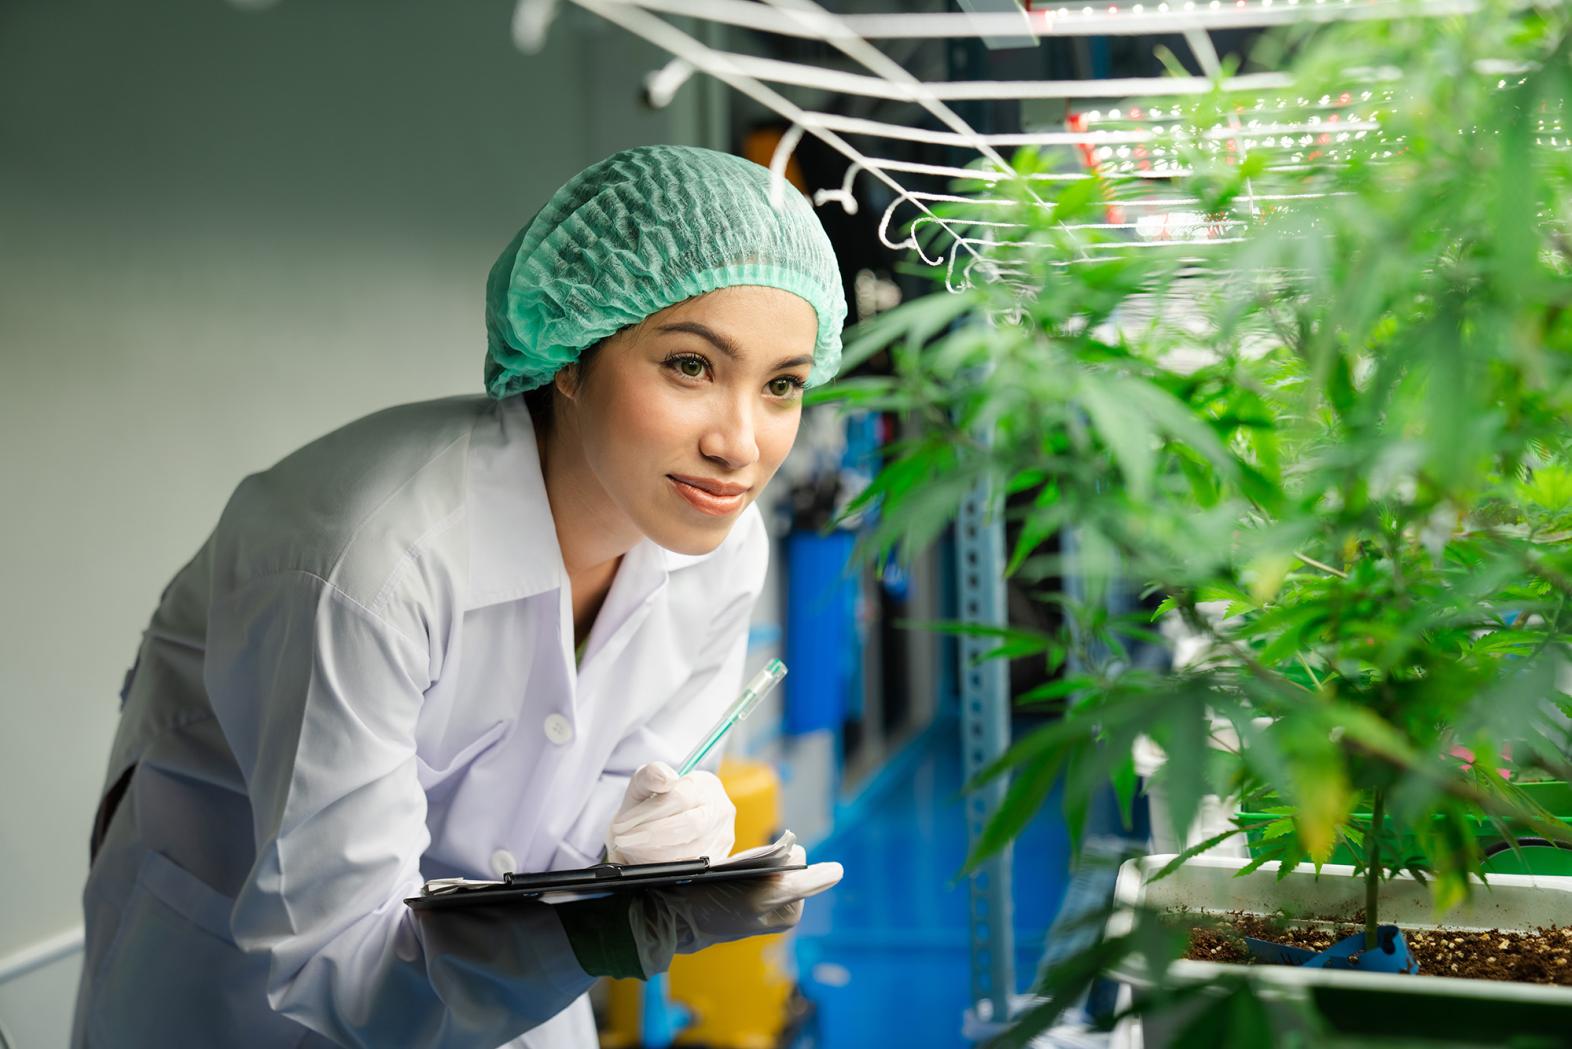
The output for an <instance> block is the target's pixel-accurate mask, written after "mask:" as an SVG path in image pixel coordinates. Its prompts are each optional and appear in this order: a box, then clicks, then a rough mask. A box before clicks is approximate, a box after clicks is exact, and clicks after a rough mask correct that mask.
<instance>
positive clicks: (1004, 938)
mask: <svg viewBox="0 0 1572 1049" xmlns="http://www.w3.org/2000/svg"><path fill="white" fill-rule="evenodd" d="M992 510H993V500H992V498H991V495H990V493H989V492H988V491H987V490H986V489H979V490H978V491H975V492H973V493H972V494H971V495H970V496H969V497H968V498H967V500H966V502H965V504H964V505H963V506H962V508H961V513H960V517H959V519H958V520H957V522H956V554H957V565H956V568H957V573H958V574H959V576H960V586H959V587H958V594H957V596H958V597H959V599H960V612H961V618H962V620H963V621H965V622H967V623H979V624H983V625H987V626H1003V625H1004V623H1005V601H1004V578H1003V576H1004V563H1005V562H1004V518H1003V515H1002V514H1000V513H995V512H992ZM993 644H994V642H992V641H991V640H989V639H987V638H972V637H962V638H961V645H960V649H961V666H960V673H961V753H962V764H963V767H964V768H965V771H966V778H967V779H968V780H970V779H971V778H972V777H973V776H974V775H976V774H977V773H978V772H979V771H981V770H982V768H983V767H984V766H985V765H987V764H988V763H989V762H990V761H992V760H993V759H994V758H996V757H998V756H999V755H1000V754H1003V753H1004V750H1005V748H1006V747H1008V746H1009V743H1010V696H1009V673H1008V671H1009V667H1008V665H1007V664H1006V663H1005V661H1004V660H1001V659H990V660H987V661H985V662H981V663H979V662H977V661H976V660H977V657H978V656H979V655H980V654H981V653H983V652H985V651H987V650H988V649H989V648H991V647H992V646H993ZM1006 786H1007V783H1006V781H1005V779H1004V778H1003V777H1001V778H999V779H996V780H994V781H993V782H992V783H990V784H988V785H987V786H986V787H984V788H982V789H980V790H977V791H974V792H971V793H968V794H967V795H966V837H967V841H968V843H969V844H970V845H973V846H975V845H976V844H977V841H978V839H979V838H980V837H981V835H982V831H983V827H984V826H985V825H986V824H987V822H988V817H989V816H990V815H991V814H992V813H993V812H994V810H995V809H997V808H998V807H999V803H1000V802H1001V801H1003V800H1004V793H1005V789H1006ZM1010 860H1011V849H1010V848H1008V847H1006V848H1005V849H1004V850H1003V851H1002V852H1000V853H998V854H997V855H996V856H994V857H993V858H992V859H990V860H989V861H988V862H987V863H986V864H984V865H983V866H982V868H981V869H980V870H979V871H978V872H977V873H976V874H973V875H972V877H971V883H970V886H969V892H970V903H971V915H970V917H971V922H970V924H971V962H972V1001H973V1003H975V1004H978V1005H980V1004H981V1003H982V1002H984V1001H986V1002H989V1003H991V1005H992V1019H993V1020H994V1021H995V1022H1003V1021H1005V1020H1007V1019H1008V1018H1009V1015H1010V1012H1009V1009H1010V1005H1009V1003H1010V995H1011V993H1013V992H1014V990H1015V972H1014V959H1015V937H1014V932H1013V923H1012V915H1011V904H1010Z"/></svg>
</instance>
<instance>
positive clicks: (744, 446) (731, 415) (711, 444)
mask: <svg viewBox="0 0 1572 1049" xmlns="http://www.w3.org/2000/svg"><path fill="white" fill-rule="evenodd" d="M699 453H700V454H701V455H703V456H704V457H705V458H706V459H709V460H710V461H711V462H714V463H717V464H719V465H723V466H725V467H726V468H727V469H729V470H741V469H744V468H745V467H749V466H752V465H753V464H754V463H756V462H758V461H759V441H758V437H757V435H756V433H755V432H754V422H753V408H752V406H751V405H749V404H746V403H743V401H742V400H741V399H739V400H737V401H733V402H731V403H729V404H728V405H727V407H726V410H725V411H723V412H722V413H720V415H719V417H718V418H716V419H715V421H714V423H713V424H712V425H711V426H710V427H709V429H708V430H707V431H706V432H705V434H704V436H703V437H701V438H700V439H699Z"/></svg>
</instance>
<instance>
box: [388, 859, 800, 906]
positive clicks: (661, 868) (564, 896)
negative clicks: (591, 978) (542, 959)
mask: <svg viewBox="0 0 1572 1049" xmlns="http://www.w3.org/2000/svg"><path fill="white" fill-rule="evenodd" d="M806 869H807V865H806V864H802V863H792V864H767V865H759V866H751V865H749V866H719V867H711V866H710V862H709V860H706V859H697V860H683V861H681V862H677V863H627V864H623V863H597V864H595V865H594V866H593V867H582V868H579V869H577V870H564V871H544V872H542V873H538V874H515V873H509V874H506V875H504V876H503V880H502V881H469V880H467V879H464V878H446V879H442V880H440V881H436V882H427V883H426V885H425V887H424V888H423V889H422V891H421V894H420V895H419V896H411V897H409V898H408V899H406V900H405V901H404V902H405V903H406V904H408V905H409V906H410V907H411V908H413V909H415V910H440V909H445V908H450V907H479V906H483V905H487V904H495V903H509V902H512V901H515V900H538V899H540V898H541V897H544V896H548V895H549V896H551V897H552V899H550V900H547V901H544V902H548V903H550V902H563V901H567V900H569V899H577V898H587V897H591V896H603V895H606V894H608V893H615V892H634V891H637V890H639V889H656V888H672V887H678V886H686V885H714V884H716V883H717V882H727V881H741V880H744V879H748V878H760V877H763V876H765V875H769V874H780V873H782V872H783V871H800V870H806Z"/></svg>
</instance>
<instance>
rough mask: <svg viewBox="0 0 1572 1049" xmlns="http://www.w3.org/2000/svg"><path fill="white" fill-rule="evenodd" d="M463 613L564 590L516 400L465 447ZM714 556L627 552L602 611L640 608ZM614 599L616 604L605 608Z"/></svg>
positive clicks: (642, 549) (531, 431) (651, 547)
mask: <svg viewBox="0 0 1572 1049" xmlns="http://www.w3.org/2000/svg"><path fill="white" fill-rule="evenodd" d="M469 494H470V566H469V602H468V606H469V607H470V608H484V607H486V606H487V605H494V604H499V603H501V602H503V601H516V600H520V599H522V598H526V597H532V596H534V595H535V594H541V593H545V592H546V591H548V590H554V589H558V588H561V587H562V586H563V585H564V584H565V583H566V582H567V570H566V569H565V568H564V567H563V564H562V549H561V547H559V546H558V545H557V528H556V523H555V522H554V521H553V519H552V516H551V503H550V501H549V500H548V499H547V498H546V482H545V478H544V477H543V476H542V475H541V472H540V453H539V451H538V450H537V446H536V444H535V427H534V424H533V423H532V422H531V421H530V416H529V409H528V408H526V407H525V406H524V398H523V397H521V396H515V397H509V398H507V399H506V400H502V401H498V402H496V403H495V405H494V410H493V412H492V413H491V414H490V415H489V416H488V417H486V418H484V419H482V420H481V421H480V422H479V423H477V424H476V427H475V432H474V435H473V437H472V438H471V441H470V453H469ZM713 556H715V553H714V551H711V552H709V553H705V554H679V553H675V552H673V551H671V550H667V549H665V548H664V547H661V546H657V545H656V544H655V543H653V542H652V541H650V540H649V539H644V540H641V541H640V542H639V544H638V545H637V546H635V547H634V548H633V549H632V550H629V551H628V553H627V555H626V556H625V557H624V558H623V563H622V566H621V567H620V568H618V570H617V579H616V581H615V583H614V593H612V594H608V595H607V597H608V603H609V604H611V605H613V606H614V607H616V606H622V607H624V608H625V607H628V606H630V605H639V604H642V603H644V602H645V601H646V600H648V599H649V598H650V597H652V596H653V595H654V594H655V593H656V592H658V591H659V590H660V589H661V588H662V587H664V586H665V585H666V578H667V576H668V574H669V573H670V572H673V571H676V570H678V569H681V568H687V567H689V566H691V565H696V564H700V563H702V562H704V561H707V560H708V559H709V558H711V557H713ZM613 598H615V599H616V600H614V601H613V600H612V599H613Z"/></svg>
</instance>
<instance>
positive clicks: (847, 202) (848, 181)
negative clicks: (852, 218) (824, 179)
mask: <svg viewBox="0 0 1572 1049" xmlns="http://www.w3.org/2000/svg"><path fill="white" fill-rule="evenodd" d="M862 170H863V166H862V161H860V160H854V161H852V165H851V167H849V168H847V169H846V177H845V178H843V179H841V188H840V189H816V190H814V191H813V203H814V205H815V206H816V207H823V206H824V205H825V204H826V203H828V202H829V201H832V200H833V201H836V202H837V203H839V204H840V206H841V208H842V210H844V211H845V212H846V214H848V215H855V214H857V208H858V204H857V198H856V197H854V196H852V191H851V188H852V182H853V180H855V179H856V178H857V172H859V171H862Z"/></svg>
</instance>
